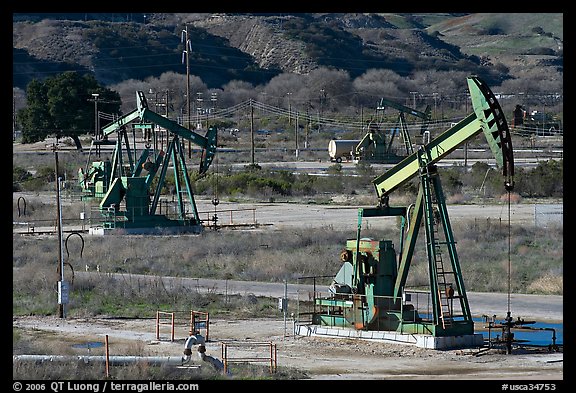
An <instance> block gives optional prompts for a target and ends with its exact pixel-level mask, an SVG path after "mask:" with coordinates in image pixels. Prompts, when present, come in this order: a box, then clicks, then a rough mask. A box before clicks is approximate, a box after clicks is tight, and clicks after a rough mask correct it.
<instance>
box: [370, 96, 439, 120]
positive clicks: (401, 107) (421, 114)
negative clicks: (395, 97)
mask: <svg viewBox="0 0 576 393" xmlns="http://www.w3.org/2000/svg"><path fill="white" fill-rule="evenodd" d="M387 106H391V107H392V108H395V109H398V110H399V111H400V112H404V113H409V114H411V115H414V116H416V117H420V118H422V119H428V120H430V113H428V112H420V111H418V110H416V109H412V108H408V107H407V106H404V105H402V104H398V103H396V102H394V101H390V100H388V99H386V98H381V99H380V103H379V104H378V107H377V108H376V109H380V110H382V109H384V108H386V107H387ZM426 109H427V110H428V108H426Z"/></svg>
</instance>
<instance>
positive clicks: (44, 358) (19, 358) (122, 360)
mask: <svg viewBox="0 0 576 393" xmlns="http://www.w3.org/2000/svg"><path fill="white" fill-rule="evenodd" d="M73 360H76V361H82V362H84V363H91V362H101V363H105V362H106V356H92V355H86V356H83V355H14V356H12V361H13V362H58V361H73ZM108 360H109V362H110V364H131V363H139V362H144V363H150V364H152V365H160V364H170V365H177V366H181V365H182V364H183V363H184V359H183V358H182V357H176V356H109V357H108Z"/></svg>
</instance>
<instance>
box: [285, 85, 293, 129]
mask: <svg viewBox="0 0 576 393" xmlns="http://www.w3.org/2000/svg"><path fill="white" fill-rule="evenodd" d="M286 95H287V96H288V125H292V105H291V104H290V96H291V95H292V93H291V92H288V93H286Z"/></svg>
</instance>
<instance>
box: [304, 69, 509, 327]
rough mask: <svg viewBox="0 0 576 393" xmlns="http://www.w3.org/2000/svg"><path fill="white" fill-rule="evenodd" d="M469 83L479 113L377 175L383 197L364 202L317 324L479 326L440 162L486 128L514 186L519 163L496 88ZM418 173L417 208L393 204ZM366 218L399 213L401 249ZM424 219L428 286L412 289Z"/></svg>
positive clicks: (471, 80)
mask: <svg viewBox="0 0 576 393" xmlns="http://www.w3.org/2000/svg"><path fill="white" fill-rule="evenodd" d="M467 82H468V88H469V90H470V96H471V99H472V107H473V108H474V113H472V114H470V115H468V116H467V117H466V118H465V119H463V120H462V121H460V122H459V123H457V124H456V125H455V126H453V127H452V128H450V129H448V130H446V131H444V132H443V133H442V134H440V135H439V136H438V137H437V138H435V139H433V140H432V141H430V142H429V143H428V144H426V145H423V146H421V147H420V148H419V149H418V150H417V151H415V152H414V153H412V154H411V155H409V156H408V157H406V158H405V159H404V160H402V161H401V162H400V163H398V164H397V165H396V166H394V167H393V168H391V169H390V170H388V171H387V172H385V173H384V174H382V175H380V176H378V177H377V178H375V179H374V180H373V184H374V186H375V188H376V192H377V194H378V197H379V203H378V205H377V207H375V208H360V209H359V211H358V229H357V234H356V239H351V240H348V241H347V243H346V248H345V249H344V250H343V251H342V252H341V254H340V260H341V261H342V262H343V264H342V266H341V268H340V270H339V272H338V273H337V274H336V276H335V278H334V280H333V282H332V285H331V286H330V291H331V292H332V295H331V296H329V297H326V298H316V299H315V300H314V301H315V304H316V306H317V307H316V309H320V311H315V312H314V314H313V319H312V322H313V324H316V325H324V326H338V327H353V328H355V329H362V330H379V331H396V332H402V333H418V334H429V335H432V336H438V337H439V336H460V335H471V334H473V333H474V324H473V321H472V316H471V313H470V308H469V305H468V299H467V296H466V290H465V287H464V280H463V278H462V273H461V270H460V263H459V261H458V255H457V252H456V242H455V240H454V237H453V233H452V229H451V226H450V221H449V218H448V210H447V208H446V202H445V199H444V194H443V191H442V187H441V183H440V177H439V175H438V170H437V167H436V165H435V163H437V162H438V161H439V160H441V159H442V158H444V157H446V156H447V155H448V154H450V153H451V152H453V151H454V150H455V149H456V148H457V147H458V146H461V145H463V144H464V143H466V142H467V141H469V140H470V139H472V138H474V137H475V136H476V135H478V134H480V133H482V132H483V133H484V136H485V137H486V139H487V141H488V144H489V146H490V149H491V150H492V153H493V154H494V156H495V158H496V162H497V165H498V166H499V167H500V168H502V170H503V175H504V178H505V180H504V185H505V188H506V190H507V191H511V190H512V189H513V186H514V182H513V175H514V173H513V171H514V164H513V154H512V144H511V140H510V136H509V130H508V125H507V123H506V120H505V118H504V115H503V112H502V109H501V108H500V105H499V104H498V101H497V100H496V98H495V97H494V94H493V93H492V92H491V91H490V89H489V88H488V87H487V86H486V85H485V84H484V83H483V82H482V81H481V80H480V79H478V78H477V77H469V78H468V79H467ZM415 176H419V178H420V186H419V191H418V196H417V199H416V202H415V203H414V205H413V208H408V207H391V206H389V204H388V199H389V195H390V193H391V192H392V191H394V190H396V189H397V188H398V187H400V186H401V185H402V184H404V183H406V182H407V181H409V180H410V179H412V178H413V177H415ZM363 217H399V218H400V221H401V231H400V233H401V237H400V246H399V250H396V249H395V248H394V245H393V243H392V241H390V240H375V239H371V238H362V237H361V234H360V232H361V227H362V218H363ZM422 224H423V226H424V228H425V236H426V253H427V259H428V269H429V281H430V282H429V288H430V290H429V292H427V293H426V292H425V291H424V292H423V291H413V292H410V291H408V290H407V289H406V288H405V285H406V280H407V277H408V271H409V268H410V264H411V260H412V256H413V253H414V249H415V244H416V239H417V237H418V231H419V229H420V227H421V225H422ZM318 306H319V307H318ZM420 308H422V309H426V312H422V311H421V310H419V309H420Z"/></svg>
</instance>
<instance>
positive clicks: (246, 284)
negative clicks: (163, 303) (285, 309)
mask: <svg viewBox="0 0 576 393" xmlns="http://www.w3.org/2000/svg"><path fill="white" fill-rule="evenodd" d="M85 274H105V275H107V276H113V277H116V278H118V279H122V280H127V281H132V280H157V279H158V276H150V275H144V274H129V273H102V272H100V273H98V272H78V273H77V275H78V276H82V275H85ZM162 281H163V284H164V285H165V286H166V287H167V288H175V287H180V288H186V289H189V290H191V291H197V292H199V293H208V292H210V293H217V294H221V295H226V294H227V295H243V296H246V295H249V294H252V295H255V296H266V297H272V298H281V297H284V296H285V294H286V297H287V298H288V299H291V300H296V299H304V298H306V300H307V299H308V294H309V293H311V292H313V291H314V290H316V291H321V292H325V291H327V288H326V287H324V286H317V287H316V288H314V287H313V285H311V284H295V283H287V284H285V283H283V282H274V283H273V282H259V281H241V280H216V279H210V278H183V277H169V276H164V277H162ZM467 295H468V302H469V305H470V311H471V312H472V314H473V316H477V317H481V316H482V315H488V316H493V315H496V319H498V320H501V319H504V318H505V317H506V313H507V311H508V308H510V312H511V316H512V318H514V319H516V318H518V317H520V318H522V319H524V320H527V321H528V320H536V321H550V322H562V321H563V315H564V313H563V297H562V296H557V295H527V294H510V296H508V294H506V293H486V292H467ZM508 303H510V307H508Z"/></svg>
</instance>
